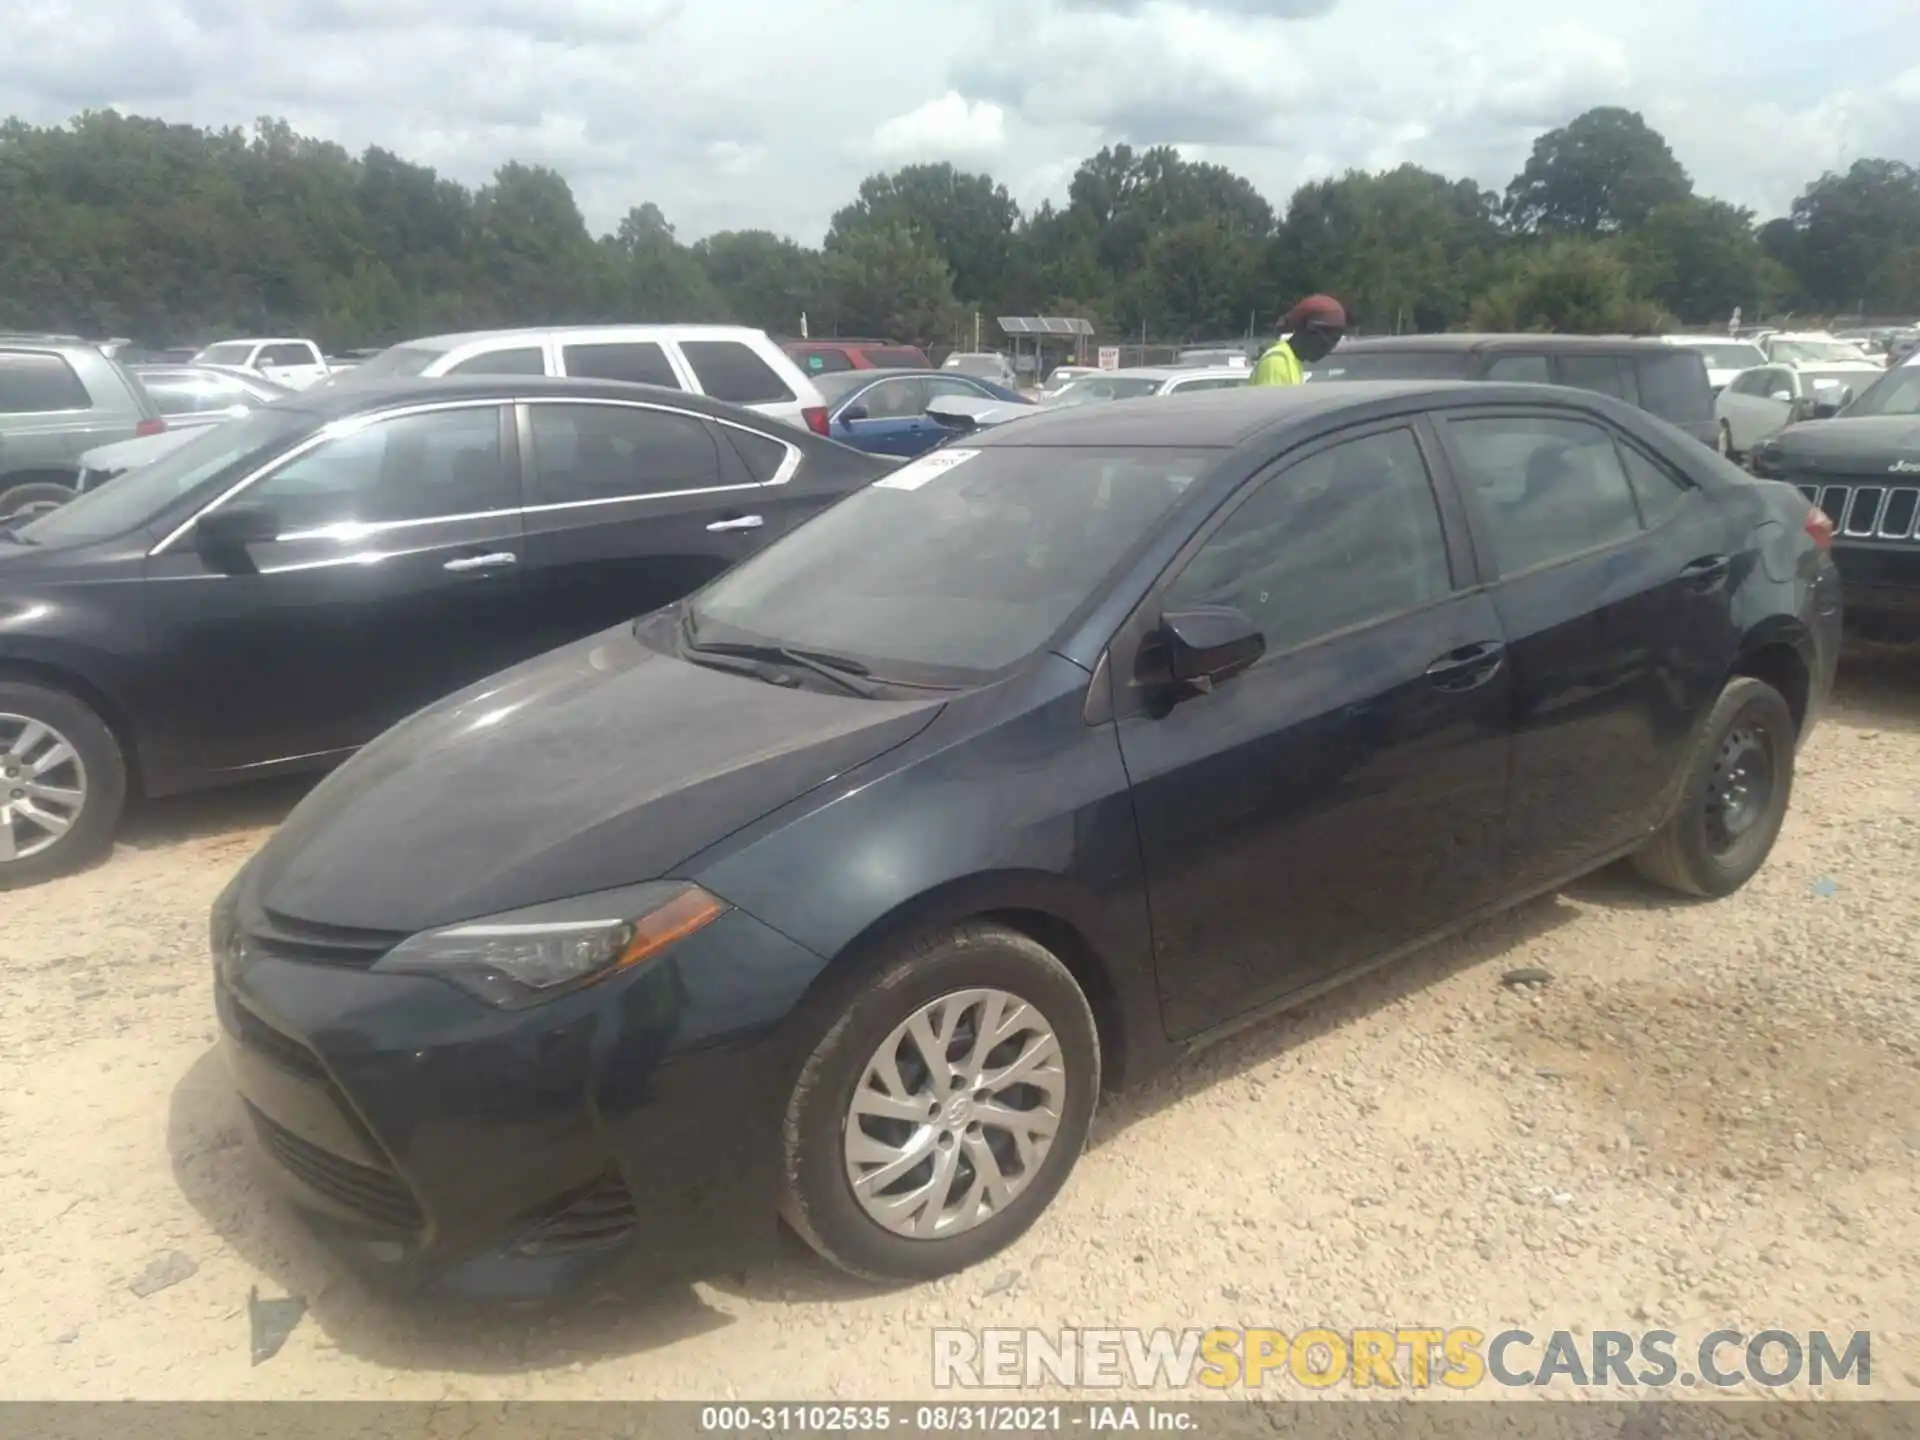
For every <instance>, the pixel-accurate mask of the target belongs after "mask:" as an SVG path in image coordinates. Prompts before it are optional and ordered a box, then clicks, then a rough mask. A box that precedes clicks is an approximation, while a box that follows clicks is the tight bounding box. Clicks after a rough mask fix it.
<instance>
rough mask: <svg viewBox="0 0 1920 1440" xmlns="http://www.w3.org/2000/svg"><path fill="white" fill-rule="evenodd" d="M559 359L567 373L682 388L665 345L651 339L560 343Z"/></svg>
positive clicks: (596, 378)
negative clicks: (587, 343) (599, 343)
mask: <svg viewBox="0 0 1920 1440" xmlns="http://www.w3.org/2000/svg"><path fill="white" fill-rule="evenodd" d="M560 363H561V366H562V368H564V369H565V370H566V372H567V374H569V375H580V376H584V377H586V378H587V379H590V380H623V381H625V382H626V383H627V384H629V385H658V386H661V387H662V388H664V389H667V390H680V389H683V388H685V387H683V386H682V385H681V384H680V377H679V376H678V375H676V374H674V373H673V362H672V361H670V360H669V359H667V352H666V349H665V347H664V346H661V345H658V344H656V343H655V342H654V341H651V340H638V341H626V342H619V343H608V344H603V345H567V346H563V347H562V348H561V351H560Z"/></svg>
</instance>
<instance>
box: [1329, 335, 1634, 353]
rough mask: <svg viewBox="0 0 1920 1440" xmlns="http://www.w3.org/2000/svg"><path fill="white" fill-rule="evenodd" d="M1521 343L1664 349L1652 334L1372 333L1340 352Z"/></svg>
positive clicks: (1543, 347) (1546, 347) (1539, 347)
mask: <svg viewBox="0 0 1920 1440" xmlns="http://www.w3.org/2000/svg"><path fill="white" fill-rule="evenodd" d="M1508 346H1524V347H1525V348H1527V349H1529V350H1535V351H1547V352H1552V353H1561V352H1574V353H1578V352H1580V351H1583V350H1609V351H1621V350H1629V351H1631V350H1645V351H1655V350H1661V349H1664V348H1666V346H1665V343H1664V342H1663V341H1662V340H1661V339H1660V338H1659V337H1658V336H1653V335H1545V334H1541V335H1533V334H1520V333H1509V334H1495V333H1486V334H1474V333H1460V334H1455V333H1448V334H1443V335H1440V334H1436V335H1374V336H1364V337H1361V338H1359V339H1350V340H1343V341H1342V342H1341V343H1340V350H1341V351H1359V352H1362V353H1367V352H1374V351H1378V352H1381V353H1386V352H1390V351H1396V350H1397V351H1403V352H1412V351H1439V352H1449V351H1455V350H1484V349H1491V348H1494V347H1502V348H1504V347H1508Z"/></svg>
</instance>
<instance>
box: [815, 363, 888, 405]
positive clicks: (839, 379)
mask: <svg viewBox="0 0 1920 1440" xmlns="http://www.w3.org/2000/svg"><path fill="white" fill-rule="evenodd" d="M808 378H809V379H811V380H812V381H813V386H814V389H816V390H818V391H819V392H820V398H821V399H822V400H824V401H826V402H827V404H829V405H837V404H839V403H840V402H841V401H842V400H844V399H845V398H846V397H847V396H849V395H851V394H852V393H853V392H854V391H856V390H858V389H860V388H862V387H863V386H867V385H871V384H873V383H874V382H876V381H879V380H884V379H886V378H887V373H886V372H885V371H884V370H879V371H876V370H835V371H831V372H829V373H828V374H825V375H812V376H809V377H808Z"/></svg>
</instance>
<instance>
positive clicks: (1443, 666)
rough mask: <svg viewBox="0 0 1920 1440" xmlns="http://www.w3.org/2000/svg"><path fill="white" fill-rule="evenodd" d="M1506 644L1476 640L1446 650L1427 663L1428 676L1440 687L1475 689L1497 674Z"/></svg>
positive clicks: (1504, 653) (1444, 688)
mask: <svg viewBox="0 0 1920 1440" xmlns="http://www.w3.org/2000/svg"><path fill="white" fill-rule="evenodd" d="M1506 653H1507V647H1506V646H1505V645H1503V644H1501V643H1500V642H1499V641H1498V640H1479V641H1476V642H1474V643H1473V644H1471V645H1462V646H1460V647H1459V648H1458V649H1454V650H1449V651H1448V652H1447V653H1446V654H1444V655H1442V656H1441V657H1440V658H1439V659H1437V660H1435V661H1434V662H1433V663H1432V664H1431V665H1429V666H1427V678H1428V679H1429V680H1431V681H1432V682H1433V683H1434V685H1435V686H1436V687H1437V688H1439V689H1441V690H1474V689H1477V688H1478V687H1480V686H1482V685H1484V684H1486V683H1487V682H1488V681H1489V680H1491V679H1493V677H1494V676H1496V675H1498V674H1499V673H1500V662H1501V660H1502V659H1503V658H1504V657H1505V656H1506Z"/></svg>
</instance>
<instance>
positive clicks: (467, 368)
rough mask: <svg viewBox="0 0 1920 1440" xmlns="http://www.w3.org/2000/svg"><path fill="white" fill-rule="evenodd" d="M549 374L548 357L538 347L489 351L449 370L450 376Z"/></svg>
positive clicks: (469, 358)
mask: <svg viewBox="0 0 1920 1440" xmlns="http://www.w3.org/2000/svg"><path fill="white" fill-rule="evenodd" d="M546 373H547V357H546V356H545V355H544V354H543V353H542V352H541V349H540V347H539V346H538V345H527V346H521V347H517V348H515V349H512V350H489V351H487V352H485V353H484V354H481V355H471V356H468V357H467V358H466V359H465V360H462V361H461V362H460V363H459V364H458V365H454V366H451V367H449V368H448V370H447V374H449V375H544V374H546Z"/></svg>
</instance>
